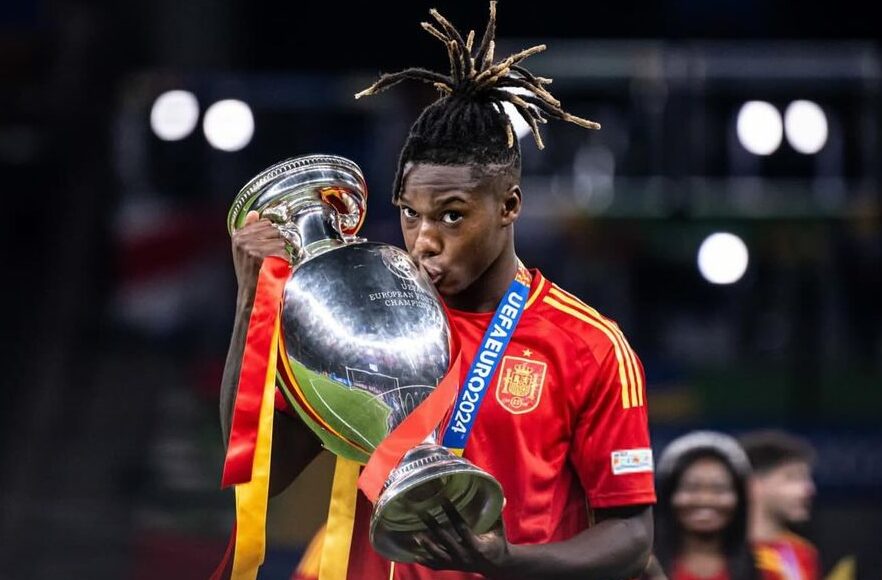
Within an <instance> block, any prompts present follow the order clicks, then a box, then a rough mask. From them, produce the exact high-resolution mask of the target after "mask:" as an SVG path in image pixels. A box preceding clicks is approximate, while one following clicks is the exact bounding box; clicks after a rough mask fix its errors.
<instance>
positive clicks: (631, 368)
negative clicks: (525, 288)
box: [549, 286, 644, 407]
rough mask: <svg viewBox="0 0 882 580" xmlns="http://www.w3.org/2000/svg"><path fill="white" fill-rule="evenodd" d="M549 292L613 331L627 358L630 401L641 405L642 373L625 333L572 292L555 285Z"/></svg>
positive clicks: (634, 404)
mask: <svg viewBox="0 0 882 580" xmlns="http://www.w3.org/2000/svg"><path fill="white" fill-rule="evenodd" d="M549 294H551V295H553V296H554V297H555V298H556V299H558V300H560V301H561V302H563V303H565V304H567V305H568V306H571V307H573V308H575V309H576V310H579V311H580V312H582V313H583V314H585V315H586V316H588V317H589V318H592V319H594V320H595V321H597V322H598V323H599V324H602V325H603V326H604V327H605V328H607V329H608V330H609V331H610V332H612V333H613V335H614V336H615V337H616V338H617V343H618V345H619V347H620V348H621V349H622V351H623V353H624V357H625V358H626V359H627V366H628V378H629V385H630V399H631V402H632V404H633V406H636V407H640V406H643V392H644V385H643V373H641V372H640V367H639V365H638V364H637V358H636V356H635V355H634V350H633V349H632V348H631V345H630V344H629V343H628V340H627V339H626V338H625V335H624V334H623V333H622V331H621V329H619V327H618V326H617V325H616V324H615V323H614V322H612V321H611V320H609V319H608V318H606V317H604V316H603V315H602V314H600V313H599V312H597V310H595V309H594V308H591V307H590V306H588V305H587V304H585V303H584V302H582V301H581V300H579V299H578V298H576V297H575V296H573V295H572V294H569V293H568V292H565V291H564V290H561V289H560V288H558V287H557V286H552V287H551V289H550V290H549Z"/></svg>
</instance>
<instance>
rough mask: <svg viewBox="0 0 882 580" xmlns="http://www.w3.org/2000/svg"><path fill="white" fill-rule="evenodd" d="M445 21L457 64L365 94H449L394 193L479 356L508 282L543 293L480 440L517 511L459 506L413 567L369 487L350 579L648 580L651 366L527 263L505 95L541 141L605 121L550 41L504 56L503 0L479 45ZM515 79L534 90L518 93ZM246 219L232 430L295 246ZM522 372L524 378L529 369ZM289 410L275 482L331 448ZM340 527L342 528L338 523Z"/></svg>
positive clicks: (416, 253) (407, 152)
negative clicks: (267, 279)
mask: <svg viewBox="0 0 882 580" xmlns="http://www.w3.org/2000/svg"><path fill="white" fill-rule="evenodd" d="M432 15H433V17H434V18H435V20H436V21H437V25H429V24H424V28H426V30H427V31H429V32H430V33H431V34H432V35H433V36H435V37H436V38H439V39H440V40H442V41H443V42H444V44H445V46H446V47H447V50H448V51H449V56H450V62H451V71H450V74H449V75H445V74H441V73H437V72H433V71H428V70H425V69H418V68H413V69H407V70H405V71H401V72H399V73H395V74H385V75H382V76H381V77H380V79H379V80H378V81H377V83H375V84H374V85H373V86H371V87H370V88H369V89H367V90H366V91H363V92H362V93H360V94H359V95H357V96H364V95H369V94H374V93H378V92H381V91H382V90H384V89H386V88H388V87H391V86H392V85H395V84H397V83H398V82H400V81H403V80H408V79H413V80H418V81H424V82H429V83H433V84H434V85H435V86H436V87H437V88H438V89H439V91H440V96H439V98H438V100H436V101H435V102H434V103H432V104H431V105H429V106H428V107H426V108H425V109H424V110H423V112H422V113H421V114H420V116H419V118H418V119H417V120H416V121H415V122H414V124H413V125H412V126H411V129H410V133H409V135H408V137H407V140H406V142H405V144H404V146H403V148H402V150H401V154H400V158H399V160H398V169H397V173H396V178H395V182H394V187H393V192H392V201H393V203H394V204H395V205H396V206H398V207H399V208H400V216H401V218H400V219H401V228H402V233H403V236H404V243H405V246H406V248H407V251H408V252H409V253H410V255H411V256H412V257H413V259H414V260H415V262H416V263H417V264H418V265H419V266H420V268H421V269H422V270H423V272H424V273H425V274H426V276H428V278H429V279H430V280H431V281H432V283H433V284H434V285H435V287H436V288H437V290H438V292H439V294H440V295H441V297H442V299H443V300H444V302H445V303H446V305H447V306H448V308H449V313H450V322H451V325H452V327H453V328H454V329H455V330H456V332H457V333H458V335H459V336H460V340H461V344H462V348H463V356H464V359H465V360H464V362H466V363H469V362H471V361H470V360H469V359H471V358H473V357H474V358H477V357H478V355H477V354H476V353H477V352H478V351H479V347H480V346H481V345H483V344H484V339H483V338H482V337H483V336H484V335H485V331H486V330H487V329H488V327H489V326H490V324H491V321H492V320H493V317H494V314H493V313H494V311H495V310H496V309H497V308H498V305H499V304H500V302H501V300H502V299H503V297H505V296H508V295H509V292H510V289H511V288H514V287H515V286H514V285H515V284H516V283H518V284H523V285H525V286H526V287H527V289H528V292H527V293H526V296H527V298H526V299H525V300H524V306H523V314H522V316H521V318H520V322H519V324H517V326H516V328H514V329H513V334H512V336H511V342H510V344H509V346H508V347H507V349H506V350H505V351H504V352H501V353H500V357H501V363H500V367H499V370H498V373H497V374H496V375H494V377H498V378H492V377H488V379H490V380H488V382H487V384H486V389H488V390H492V391H493V392H491V393H488V396H486V397H485V398H484V399H483V406H482V408H481V410H480V415H479V418H478V420H477V421H476V422H475V423H474V428H473V430H472V432H471V438H470V439H469V440H468V445H467V446H466V447H465V452H464V457H466V458H467V459H469V460H470V461H472V462H473V463H474V464H476V465H477V466H479V467H481V468H483V469H485V470H486V471H488V472H489V473H490V474H492V475H493V476H494V477H495V478H496V479H497V480H498V481H499V482H500V483H501V484H502V487H503V490H504V492H505V495H506V505H505V509H504V510H503V514H502V521H500V522H499V525H498V527H497V529H495V530H493V531H491V532H489V533H486V534H482V535H475V534H473V533H472V532H471V531H470V530H469V529H468V528H467V527H466V526H465V525H464V524H463V522H462V518H461V517H460V516H459V514H457V513H455V510H454V512H453V513H449V511H448V518H449V520H450V523H449V524H442V523H441V522H438V521H429V522H428V525H429V531H428V532H427V533H425V534H422V535H421V536H420V537H419V541H420V543H421V545H422V546H423V547H424V548H425V550H426V552H427V553H428V554H429V556H428V557H425V558H423V559H421V560H420V563H419V564H409V565H403V564H392V563H390V562H387V561H385V560H383V559H382V558H381V557H380V556H379V555H378V554H376V552H374V550H373V548H372V547H371V544H370V542H369V538H368V530H369V517H370V512H371V508H372V506H371V505H370V503H369V502H368V501H367V499H366V498H365V496H364V495H363V494H361V493H359V494H358V496H357V498H356V497H354V494H353V497H352V498H351V501H352V502H354V503H355V505H354V507H353V509H354V511H355V515H354V528H353V530H352V534H351V538H350V539H349V541H348V560H346V561H348V562H349V566H348V570H347V574H348V577H349V578H366V579H373V578H383V579H385V578H390V577H391V578H397V579H402V578H448V579H457V578H474V577H476V576H475V575H474V574H480V575H486V576H492V577H500V578H549V577H555V578H604V579H610V580H615V579H622V578H629V577H634V576H636V575H638V574H639V573H640V572H641V571H642V570H643V568H644V567H645V565H646V562H647V560H648V557H649V553H650V549H651V545H652V535H653V521H652V511H651V510H652V508H651V506H652V504H653V503H654V502H655V490H654V482H653V475H652V450H651V448H650V444H649V433H648V427H647V413H646V406H645V400H644V398H645V389H644V374H643V367H642V364H641V363H640V361H639V359H638V358H637V356H636V355H635V354H634V352H633V350H632V349H631V347H630V345H629V344H628V342H627V340H626V339H625V337H624V335H623V334H622V332H621V330H620V329H619V328H618V326H617V325H616V324H615V323H614V322H612V321H611V320H609V319H607V318H605V317H603V316H601V315H600V314H599V313H597V311H595V310H594V309H592V308H591V307H590V306H588V305H586V304H584V303H582V302H581V301H579V300H578V299H576V298H575V297H574V296H572V295H570V294H568V293H566V292H565V291H563V290H562V289H561V288H559V287H558V286H556V285H555V284H553V283H552V282H551V281H549V280H547V279H546V278H545V277H544V276H543V275H542V274H541V273H540V272H539V271H538V270H536V269H527V268H526V267H525V266H523V264H522V263H521V262H520V260H519V259H518V256H517V253H516V251H515V244H514V225H515V222H516V221H517V219H518V217H519V215H520V213H521V210H522V192H521V188H520V169H521V153H520V147H519V144H518V139H517V137H516V136H515V134H514V131H513V128H512V125H511V122H510V120H509V118H508V117H507V116H506V114H505V112H504V110H503V107H502V103H503V102H511V103H512V104H514V106H515V107H516V108H517V109H518V110H519V111H520V113H521V114H522V115H523V116H524V118H525V119H526V120H527V121H528V122H529V123H530V124H531V126H532V130H533V137H534V139H535V140H536V143H537V145H538V146H539V147H540V148H541V146H542V141H541V138H540V135H539V132H538V123H539V122H544V120H545V118H546V117H551V118H555V119H559V120H563V121H569V122H574V123H576V124H579V125H581V126H584V127H594V128H599V126H598V125H596V124H594V123H592V122H590V121H586V120H584V119H580V118H578V117H574V116H572V115H570V114H569V113H567V112H565V111H563V110H562V109H561V108H560V103H559V102H558V101H556V100H555V99H554V98H553V97H552V96H551V95H550V94H549V93H548V92H547V91H546V90H545V88H544V86H545V85H546V84H548V83H549V82H550V80H548V79H543V78H540V77H535V76H534V75H533V74H531V73H530V72H529V71H527V70H526V69H524V68H522V67H521V66H520V64H519V63H520V61H522V60H523V59H524V58H526V57H527V56H529V55H531V54H534V53H536V52H539V51H540V50H542V49H544V46H543V47H534V48H532V49H529V50H527V51H523V52H521V53H518V54H517V55H513V56H511V57H508V58H505V59H503V60H501V61H498V62H495V61H494V55H493V53H494V34H495V26H496V14H495V2H491V4H490V21H489V24H488V26H487V30H486V32H485V33H484V35H483V38H482V40H481V41H480V42H477V43H476V42H475V38H474V33H470V34H469V35H468V36H467V40H464V39H463V38H462V36H461V35H460V34H459V32H457V31H456V30H455V29H454V28H453V26H452V25H451V24H450V23H449V22H448V21H447V20H445V19H444V18H443V17H442V16H441V15H440V14H438V13H437V12H436V11H434V10H433V11H432ZM436 26H437V28H436ZM510 87H520V88H526V89H527V90H529V91H531V93H532V94H531V95H521V96H515V95H513V94H512V93H510V92H508V91H506V90H503V89H505V88H510ZM246 221H247V223H246V225H244V226H243V227H242V228H240V229H239V230H238V231H236V232H235V233H234V235H233V242H232V243H233V258H234V262H235V268H236V273H237V278H238V283H239V298H240V299H239V302H238V307H237V312H236V322H235V328H234V333H233V337H232V341H231V347H230V351H229V353H228V358H227V364H226V369H225V374H224V377H225V378H224V382H223V386H222V403H221V421H222V424H223V428H224V435H225V437H226V436H228V434H229V424H230V414H231V406H232V401H233V399H234V395H235V391H236V383H237V377H238V374H239V372H238V371H239V366H240V361H241V357H242V345H243V342H244V336H245V330H246V327H247V320H248V316H249V309H250V307H251V306H250V304H251V300H252V299H253V296H254V290H255V280H256V276H257V273H258V270H259V268H260V265H261V262H262V260H263V259H264V258H265V257H266V256H270V255H274V256H285V255H286V254H285V250H284V246H285V242H284V240H283V239H282V238H281V236H280V235H279V233H278V232H277V230H276V229H275V228H274V227H273V226H272V225H271V224H270V223H269V222H268V221H266V220H262V219H258V216H257V215H256V214H250V215H249V216H248V218H247V220H246ZM513 373H519V376H520V379H522V380H518V381H514V379H512V376H513ZM277 410H278V411H279V412H277V413H276V415H277V417H278V418H277V420H276V422H275V429H274V433H273V461H272V469H271V475H272V482H271V493H278V492H279V491H281V490H283V489H284V488H285V487H287V485H288V484H289V483H290V482H291V481H292V480H293V479H294V478H295V477H297V475H298V474H299V473H300V471H301V470H302V469H303V467H304V466H305V465H306V464H307V463H308V462H309V461H310V460H311V459H312V458H313V457H315V455H316V454H317V453H318V452H319V449H320V446H319V443H318V441H317V439H316V438H315V437H314V436H313V435H312V433H311V432H309V431H308V429H307V428H306V427H305V426H304V425H303V424H302V423H301V422H300V421H299V419H297V418H296V417H295V416H294V415H293V411H292V410H291V409H289V408H288V407H287V404H285V402H284V400H283V399H280V398H277ZM340 501H343V500H340ZM346 501H349V500H346ZM448 507H450V506H448ZM324 534H325V537H326V538H328V537H329V536H330V535H331V532H330V524H329V525H328V529H327V530H325V532H324ZM326 544H328V545H329V546H331V545H333V543H332V542H326ZM340 553H344V554H345V553H346V552H345V551H343V552H329V551H323V552H322V554H321V562H320V563H319V566H323V565H324V564H325V563H326V559H328V560H330V559H332V558H341V557H342V556H338V554H340ZM433 570H449V571H454V572H433ZM301 573H302V574H304V575H305V574H306V573H307V571H305V570H301Z"/></svg>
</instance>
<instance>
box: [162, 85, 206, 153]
mask: <svg viewBox="0 0 882 580" xmlns="http://www.w3.org/2000/svg"><path fill="white" fill-rule="evenodd" d="M198 122H199V102H198V101H197V100H196V96H195V95H194V94H193V93H191V92H189V91H168V92H165V93H162V94H161V95H159V96H158V97H157V98H156V100H155V101H154V102H153V107H152V108H151V109H150V128H151V129H153V132H154V133H155V134H156V136H157V137H159V138H160V139H162V140H163V141H179V140H181V139H183V138H185V137H186V136H188V135H189V134H190V133H192V132H193V129H195V128H196V123H198Z"/></svg>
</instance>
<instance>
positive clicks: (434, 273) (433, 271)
mask: <svg viewBox="0 0 882 580" xmlns="http://www.w3.org/2000/svg"><path fill="white" fill-rule="evenodd" d="M420 269H422V271H423V272H424V273H425V274H426V276H427V277H428V278H429V280H430V281H431V282H432V284H438V281H439V280H441V278H443V277H444V272H443V271H442V270H440V269H438V268H433V267H431V266H426V265H425V264H420Z"/></svg>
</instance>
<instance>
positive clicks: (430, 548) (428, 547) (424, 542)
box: [416, 535, 450, 565]
mask: <svg viewBox="0 0 882 580" xmlns="http://www.w3.org/2000/svg"><path fill="white" fill-rule="evenodd" d="M416 541H417V544H419V545H420V547H421V548H422V549H423V550H425V551H426V552H427V553H428V554H429V558H430V559H431V560H432V562H431V564H433V565H438V564H446V563H449V562H450V554H448V553H447V552H446V551H445V550H444V549H443V548H442V547H441V546H439V545H438V544H436V543H435V542H433V541H432V540H431V539H430V538H428V537H426V536H424V535H419V536H417V538H416Z"/></svg>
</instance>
